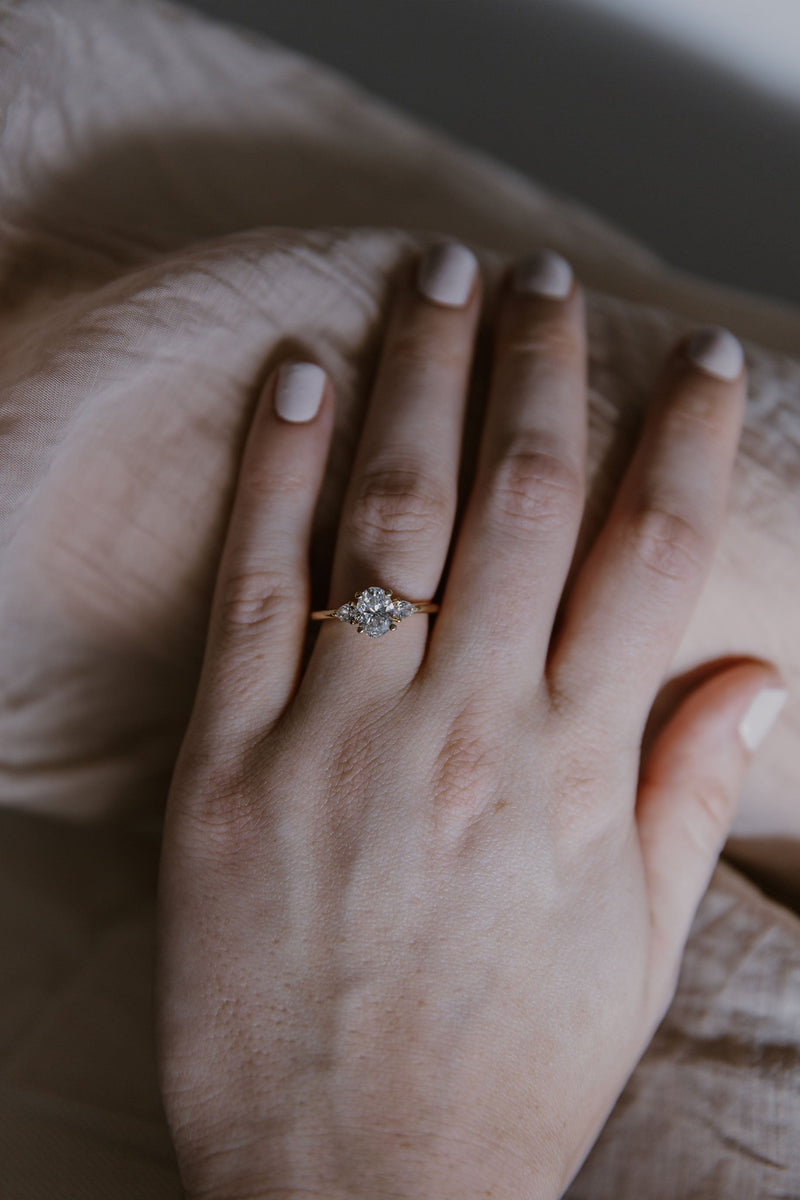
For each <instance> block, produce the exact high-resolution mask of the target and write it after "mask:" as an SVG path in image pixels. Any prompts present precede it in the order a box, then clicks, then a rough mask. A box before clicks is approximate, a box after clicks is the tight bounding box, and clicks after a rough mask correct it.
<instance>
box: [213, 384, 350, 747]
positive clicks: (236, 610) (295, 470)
mask: <svg viewBox="0 0 800 1200" xmlns="http://www.w3.org/2000/svg"><path fill="white" fill-rule="evenodd" d="M333 423H334V404H333V390H332V387H331V384H330V381H329V380H328V378H327V376H326V374H325V372H324V371H323V370H322V368H321V367H319V366H317V365H316V364H315V363H309V362H286V363H284V364H283V365H282V366H281V368H280V369H279V370H278V371H277V372H275V373H273V374H272V375H271V376H270V378H269V379H268V380H267V383H266V386H265V388H264V390H263V392H262V395H261V398H260V400H259V402H258V404H257V407H256V411H255V413H254V416H253V420H252V423H251V425H250V429H249V432H248V436H247V441H246V444H245V448H244V453H243V456H242V461H241V466H240V469H239V475H238V480H237V485H236V494H235V498H234V502H233V508H232V511H231V514H230V518H229V521H228V529H227V533H226V536H225V543H224V547H223V551H222V556H221V559H220V564H219V568H218V572H217V580H216V585H215V588H214V598H213V602H212V606H211V615H210V620H209V627H208V639H207V643H206V652H205V657H204V659H203V668H202V672H201V676H200V682H199V685H198V690H197V697H196V700H195V708H194V711H193V713H192V720H191V725H192V727H193V728H194V729H196V728H197V726H198V724H200V723H202V725H203V729H204V736H205V737H207V738H209V739H210V740H211V744H212V745H214V744H221V745H224V747H225V750H226V753H230V750H231V749H232V748H233V749H234V750H235V748H236V747H237V746H239V745H241V744H242V742H243V741H244V740H246V739H250V738H252V737H254V736H256V737H257V736H259V735H260V734H263V733H264V732H266V730H267V728H268V727H269V726H270V724H271V723H272V722H274V721H275V720H276V719H277V718H278V717H279V716H280V715H281V713H282V712H283V710H284V708H285V707H286V705H287V703H288V701H289V699H290V698H291V695H292V693H293V691H294V689H295V687H296V685H297V682H298V678H299V675H300V671H301V667H302V653H303V647H304V644H305V633H306V628H307V622H308V620H309V611H310V608H311V587H310V578H309V552H310V540H311V527H312V522H313V517H314V510H315V507H316V502H317V496H318V493H319V489H320V485H321V483H322V477H323V474H324V470H325V461H326V458H327V453H328V446H329V443H330V437H331V433H332V431H333Z"/></svg>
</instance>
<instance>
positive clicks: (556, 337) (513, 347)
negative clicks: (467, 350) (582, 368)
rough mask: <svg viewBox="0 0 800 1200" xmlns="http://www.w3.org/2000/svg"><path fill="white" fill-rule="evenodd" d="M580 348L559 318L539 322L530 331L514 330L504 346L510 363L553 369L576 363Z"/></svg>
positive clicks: (580, 352) (572, 332)
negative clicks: (551, 365)
mask: <svg viewBox="0 0 800 1200" xmlns="http://www.w3.org/2000/svg"><path fill="white" fill-rule="evenodd" d="M582 353H583V346H582V343H581V342H580V340H579V338H578V337H577V335H576V332H575V330H574V328H573V326H572V325H571V323H570V322H568V321H564V320H561V319H556V320H551V321H544V322H539V323H538V324H537V325H536V326H535V327H534V328H533V329H528V330H525V331H524V332H523V331H517V332H515V333H514V334H513V335H511V336H510V337H509V338H508V340H507V341H506V343H505V345H504V347H503V354H504V356H505V357H506V358H508V359H509V360H517V361H520V362H522V363H525V364H530V363H531V362H534V363H539V362H541V363H543V364H546V363H552V364H553V365H554V366H555V367H559V366H564V365H566V364H568V363H572V362H574V361H575V359H576V358H577V357H579V356H580V355H581V354H582Z"/></svg>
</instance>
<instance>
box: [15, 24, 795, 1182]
mask: <svg viewBox="0 0 800 1200" xmlns="http://www.w3.org/2000/svg"><path fill="white" fill-rule="evenodd" d="M0 111H2V114H3V125H2V156H1V157H0V276H1V277H2V285H1V286H0V309H1V311H0V397H1V398H2V409H1V410H0V411H1V412H2V423H1V424H0V438H1V439H2V441H0V447H1V451H0V452H1V453H2V483H1V486H0V639H1V641H0V647H1V654H0V799H2V801H3V803H4V804H5V805H6V807H5V809H4V810H3V811H0V889H2V895H3V903H2V906H0V974H1V975H2V980H3V985H2V988H1V989H0V1056H1V1057H0V1109H1V1110H2V1118H0V1180H1V1181H2V1182H0V1193H2V1196H3V1197H4V1200H76V1198H80V1200H95V1198H97V1200H100V1198H101V1197H102V1198H103V1200H106V1198H107V1197H109V1196H114V1197H115V1200H134V1198H136V1200H138V1198H142V1200H143V1198H144V1197H147V1200H160V1198H161V1197H164V1198H167V1197H173V1196H178V1195H179V1193H180V1188H179V1182H178V1176H177V1171H176V1167H175V1164H174V1161H173V1157H172V1152H171V1148H170V1142H169V1138H168V1135H167V1132H166V1128H165V1125H164V1122H163V1117H162V1114H161V1109H160V1104H159V1099H158V1088H157V1082H156V1074H155V1065H154V1054H153V1048H152V1011H151V1004H152V997H151V979H152V952H153V917H154V905H155V878H156V867H157V855H158V820H159V814H160V811H161V809H162V807H163V801H164V796H165V791H166V787H167V784H168V780H169V775H170V771H171V767H172V763H173V762H174V757H175V753H176V750H177V747H178V745H179V743H180V738H181V735H182V731H183V729H184V727H185V722H186V719H187V715H188V711H189V707H190V704H191V697H192V693H193V688H194V685H195V682H196V679H197V671H198V666H199V661H200V654H201V651H202V644H203V637H204V631H205V621H206V617H207V613H208V604H209V601H210V592H211V585H212V582H213V570H214V564H215V562H216V556H217V554H218V551H219V546H220V541H221V537H222V534H223V530H224V526H225V520H226V516H227V511H228V507H229V504H230V499H231V488H232V482H233V479H234V477H235V470H236V464H237V461H238V455H239V452H240V449H241V445H242V439H243V436H244V433H245V430H246V426H247V421H248V417H249V413H250V411H251V408H252V403H253V401H254V399H255V396H256V395H257V392H258V387H259V384H260V382H261V380H262V379H263V378H264V375H265V373H266V371H267V370H268V369H269V367H270V365H271V364H272V363H273V362H274V361H275V360H276V359H277V358H278V357H279V356H280V355H282V354H283V353H285V352H286V350H287V349H295V350H299V351H300V352H303V353H306V354H312V355H313V356H314V357H315V358H317V359H318V361H320V362H321V363H322V364H323V365H324V366H325V368H326V370H327V371H328V372H329V374H330V375H331V377H332V379H333V381H334V385H335V388H336V393H337V403H338V416H337V428H336V433H335V437H334V444H333V449H332V453H331V460H330V464H329V470H328V478H327V480H326V484H325V488H324V490H323V493H322V496H321V498H320V504H319V508H318V512H317V520H316V532H315V540H314V548H313V557H314V564H315V579H318V580H324V578H325V577H326V570H327V566H328V564H329V559H330V546H331V539H332V532H333V530H334V528H335V524H336V516H337V511H338V504H339V501H340V499H341V493H342V487H343V483H344V480H345V479H346V476H347V472H348V468H349V463H350V461H351V458H352V452H353V446H354V442H355V437H356V433H357V429H358V421H359V417H360V413H361V411H362V409H363V403H364V400H365V398H366V394H367V387H368V382H369V376H370V372H371V370H372V369H373V368H374V364H375V357H376V351H377V347H378V345H379V338H380V330H381V325H382V321H383V319H384V316H385V311H386V298H387V295H388V294H389V290H390V283H391V278H392V275H393V272H394V271H395V270H396V269H397V268H398V267H399V266H400V264H401V263H402V262H403V261H404V260H405V259H407V257H408V255H409V253H410V252H411V251H412V250H414V249H417V248H418V247H419V246H420V245H421V244H422V243H423V242H424V241H426V240H428V239H429V238H430V237H431V236H432V235H433V234H438V233H446V234H449V235H452V236H456V237H460V238H463V239H465V240H467V241H469V242H470V243H471V244H473V246H475V248H476V250H477V251H478V253H479V255H480V257H481V262H482V266H483V268H484V271H485V273H486V277H487V280H488V281H489V283H491V281H492V280H496V279H497V278H498V275H499V272H500V270H501V268H502V266H503V265H504V262H505V256H506V255H508V254H510V253H516V252H519V251H523V250H528V249H530V248H531V247H533V246H536V245H539V244H548V245H551V246H553V247H555V248H557V249H559V250H560V251H562V252H563V253H565V254H566V255H568V256H569V257H570V258H571V260H572V261H573V263H574V264H575V267H576V269H577V271H578V273H579V275H580V277H581V280H582V282H583V283H584V285H585V287H586V290H587V302H588V318H589V333H590V344H591V364H590V388H591V400H592V407H593V412H594V413H600V414H602V415H604V416H605V418H606V425H607V427H608V428H610V429H612V430H613V429H614V428H615V427H616V426H619V425H620V424H624V420H625V414H626V413H629V412H633V414H634V416H635V414H636V411H637V406H640V404H641V401H642V397H643V396H644V395H645V393H646V389H647V386H648V385H649V383H650V382H651V380H652V376H653V364H654V363H656V362H657V361H658V359H659V356H660V354H661V353H662V352H663V351H664V350H665V348H666V347H667V346H668V345H669V343H670V342H671V341H672V340H673V339H674V338H675V337H676V336H678V335H679V334H680V333H682V332H683V331H684V330H685V329H686V328H687V327H689V325H691V324H694V323H696V322H703V323H707V322H708V321H709V320H714V321H716V322H718V323H721V324H726V325H728V326H729V327H730V328H732V329H734V330H735V332H737V333H738V334H739V335H740V337H742V338H743V339H746V340H747V347H746V348H747V352H748V365H749V368H750V384H751V393H752V404H753V406H754V409H755V411H756V412H758V411H769V412H770V413H771V414H773V415H774V418H775V419H774V421H772V422H771V424H770V428H772V429H774V434H773V435H770V436H766V435H764V434H763V431H762V436H761V440H760V442H759V447H760V450H759V453H760V454H761V458H762V461H768V463H769V468H770V471H771V472H777V473H778V475H779V474H780V471H781V469H782V466H783V465H785V467H786V470H787V471H788V470H790V469H791V466H792V462H790V461H789V460H788V458H787V457H786V456H787V454H788V451H787V445H788V444H789V443H788V442H787V428H788V427H787V424H786V421H785V420H783V418H784V417H785V414H786V411H787V410H786V407H785V405H786V403H787V402H786V400H785V397H786V396H788V395H792V396H795V397H796V396H797V395H800V367H799V366H798V364H797V362H796V361H795V360H794V359H793V358H792V348H793V347H796V346H797V345H800V314H798V313H797V312H796V311H795V310H793V309H791V308H788V307H786V306H783V305H778V304H773V303H768V302H766V301H761V300H756V299H755V298H753V297H749V296H746V295H743V294H739V293H736V292H732V291H728V290H722V289H719V288H714V287H710V286H708V285H706V284H703V283H701V282H699V281H697V280H693V279H691V278H688V277H686V276H682V275H679V274H677V273H675V272H673V271H670V270H669V269H668V268H667V267H666V266H665V265H664V264H663V263H661V262H660V261H659V259H658V258H657V257H656V256H655V255H653V254H652V253H650V252H649V251H648V250H646V249H645V248H644V247H642V246H640V245H638V244H636V243H635V242H633V241H632V240H631V239H629V238H627V237H625V236H624V235H623V234H622V233H620V232H618V231H616V230H614V229H612V228H611V227H610V226H609V225H608V224H607V223H605V222H603V221H602V220H600V219H599V218H598V217H596V216H595V215H593V214H592V213H591V212H588V211H586V210H585V209H582V208H581V207H580V206H578V205H576V204H574V203H572V202H570V201H568V200H566V199H565V198H563V197H558V196H555V195H553V194H552V193H549V192H547V191H546V190H544V189H542V188H539V187H536V186H534V185H533V184H532V183H530V182H529V181H526V180H524V179H522V178H521V177H519V176H518V175H516V174H514V173H513V172H511V171H509V170H508V169H506V168H503V167H501V166H500V165H498V164H497V163H495V162H492V161H490V160H488V159H486V158H483V157H481V156H479V155H476V154H474V153H471V152H467V151H465V150H464V149H462V148H460V147H458V146H456V145H454V144H452V143H451V142H449V141H447V140H446V139H445V138H443V137H442V136H440V135H436V134H434V133H432V132H430V131H428V130H426V129H424V128H421V127H420V126H419V125H416V124H413V123H411V122H410V121H408V120H407V119H405V118H403V117H401V116H400V115H398V114H396V113H394V112H393V111H391V110H389V109H388V108H387V107H385V106H384V105H382V104H380V103H379V102H377V101H376V100H375V99H374V98H372V97H370V96H368V95H366V94H364V93H363V92H361V91H359V90H358V89H357V88H355V87H354V86H353V85H351V84H349V83H348V82H346V81H343V80H341V79H340V78H338V77H336V76H334V75H333V74H332V73H330V72H329V71H327V70H325V69H323V68H322V67H320V66H319V65H318V64H316V63H313V62H311V61H309V60H307V59H305V58H302V57H299V56H297V55H295V54H292V53H289V52H287V51H286V50H284V49H282V48H280V47H277V46H275V45H272V44H270V43H269V42H266V41H264V40H259V39H255V38H252V37H249V36H247V35H245V34H242V33H237V32H234V31H230V30H227V29H224V28H222V27H220V26H217V25H215V24H213V23H210V22H208V21H206V20H204V19H201V18H199V17H197V16H195V15H191V14H189V13H188V12H184V11H182V10H180V9H177V8H174V7H170V6H168V5H162V4H158V3H151V2H143V0H128V2H123V0H17V2H12V0H1V2H0ZM592 436H593V437H595V438H600V437H602V436H603V435H602V433H601V431H600V430H599V427H598V429H593V431H592ZM605 436H607V437H608V436H609V435H608V434H606V435H605ZM789 440H790V441H791V439H789ZM792 461H793V462H795V463H796V459H794V460H792ZM796 582H797V581H796V580H795V582H794V584H792V583H791V581H790V582H789V584H788V585H787V586H790V585H791V586H792V587H794V589H795V595H796ZM324 599H325V598H324V594H322V595H321V596H320V602H321V603H324ZM12 806H13V807H12ZM798 985H800V922H798V920H797V919H796V918H795V917H794V916H793V915H792V914H791V913H789V912H788V911H787V910H785V909H783V908H781V907H779V906H777V905H775V904H773V903H771V902H769V901H767V900H766V899H765V898H764V897H763V896H762V895H761V893H760V892H758V891H757V890H756V889H755V888H754V887H753V886H752V885H750V884H749V883H747V882H746V881H745V880H743V879H742V878H741V877H740V876H739V875H737V873H736V872H734V871H733V870H732V869H731V868H729V867H727V866H720V867H719V868H718V870H717V872H716V874H715V876H714V879H713V881H712V884H711V887H710V889H709V891H708V894H707V896H706V898H705V900H704V902H703V904H702V906H701V908H700V910H699V912H698V915H697V918H696V920H695V923H694V927H693V931H692V935H691V938H690V941H689V945H688V947H687V953H686V956H685V961H684V967H683V973H682V976H681V982H680V986H679V989H678V993H677V995H676V998H675V1001H674V1003H673V1005H672V1007H671V1009H670V1012H669V1014H668V1016H667V1017H666V1019H665V1021H664V1023H663V1025H662V1027H661V1029H660V1030H659V1032H658V1034H657V1035H656V1038H655V1040H654V1042H653V1044H652V1045H651V1047H650V1049H649V1050H648V1052H647V1054H646V1055H645V1057H644V1059H643V1060H642V1062H641V1063H640V1064H639V1066H638V1068H637V1070H636V1071H635V1072H634V1074H633V1076H632V1078H631V1080H630V1082H629V1084H628V1086H627V1088H626V1090H625V1092H624V1093H623V1095H622V1097H621V1098H620V1101H619V1103H618V1104H617V1106H616V1109H615V1111H614V1113H613V1114H612V1116H611V1118H610V1120H609V1122H608V1124H607V1126H606V1129H605V1131H604V1132H603V1134H602V1136H601V1138H600V1140H599V1142H598V1144H597V1146H596V1147H595V1149H594V1151H593V1152H592V1154H591V1155H590V1157H589V1159H588V1160H587V1162H586V1164H585V1166H584V1168H583V1170H582V1171H581V1173H580V1174H579V1176H578V1177H577V1179H576V1180H575V1181H574V1183H573V1185H572V1188H571V1189H570V1193H569V1194H570V1196H571V1197H573V1198H578V1197H580V1198H581V1200H605V1198H606V1197H607V1198H608V1200H611V1198H612V1197H613V1198H614V1200H628V1198H630V1200H633V1198H634V1197H635V1198H636V1200H641V1198H642V1197H647V1200H678V1198H680V1200H691V1198H697V1200H699V1198H700V1197H703V1198H704V1200H705V1198H716V1197H720V1198H722V1197H724V1200H752V1198H753V1197H755V1196H764V1197H766V1196H776V1197H777V1196H782V1197H790V1196H800V1139H798V1138H797V1136H796V1134H797V1130H798V1129H800V1064H799V1063H798V1044H800V1029H799V1028H798V1015H797V1011H798V1004H797V996H798V994H800V992H799V991H798Z"/></svg>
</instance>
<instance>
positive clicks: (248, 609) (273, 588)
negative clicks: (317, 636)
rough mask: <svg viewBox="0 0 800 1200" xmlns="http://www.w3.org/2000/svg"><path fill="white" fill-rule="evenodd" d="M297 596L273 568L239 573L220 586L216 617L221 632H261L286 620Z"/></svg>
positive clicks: (293, 587)
mask: <svg viewBox="0 0 800 1200" xmlns="http://www.w3.org/2000/svg"><path fill="white" fill-rule="evenodd" d="M296 596H297V586H296V584H295V583H294V582H293V581H292V580H291V579H290V577H289V575H288V573H287V574H284V573H281V572H279V571H276V570H275V569H274V568H271V569H267V568H259V567H253V568H252V569H250V570H243V569H240V570H238V571H234V572H232V573H231V574H230V575H229V576H226V577H225V579H224V580H223V582H222V585H221V590H220V595H219V600H218V607H217V617H218V620H219V623H220V626H221V627H222V629H223V630H224V631H226V632H229V631H233V632H236V631H238V630H242V629H258V630H259V631H263V630H264V629H266V628H267V627H268V626H271V625H274V624H276V623H278V622H280V621H282V620H283V619H284V618H285V615H286V613H287V612H288V611H290V610H291V609H292V608H293V606H294V604H295V602H296Z"/></svg>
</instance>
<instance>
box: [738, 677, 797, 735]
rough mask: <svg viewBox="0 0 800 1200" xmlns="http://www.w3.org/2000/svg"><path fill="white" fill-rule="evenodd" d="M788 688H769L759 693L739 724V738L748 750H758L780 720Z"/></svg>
mask: <svg viewBox="0 0 800 1200" xmlns="http://www.w3.org/2000/svg"><path fill="white" fill-rule="evenodd" d="M788 694H789V693H788V692H787V691H786V688H781V687H767V688H764V689H763V690H762V691H760V692H759V693H758V695H757V696H756V698H755V699H754V700H753V702H752V703H751V705H750V707H749V708H748V710H747V712H746V713H745V714H744V716H743V717H742V719H741V721H740V722H739V737H740V738H741V739H742V741H743V742H744V744H745V746H746V748H747V749H748V750H756V749H757V748H758V747H759V746H760V745H761V743H762V742H763V740H764V738H765V737H766V736H767V734H768V733H769V731H770V729H771V728H772V726H773V725H774V724H775V722H776V720H777V719H778V714H779V713H780V711H781V709H782V708H783V706H784V704H785V703H786V697H787V696H788Z"/></svg>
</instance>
